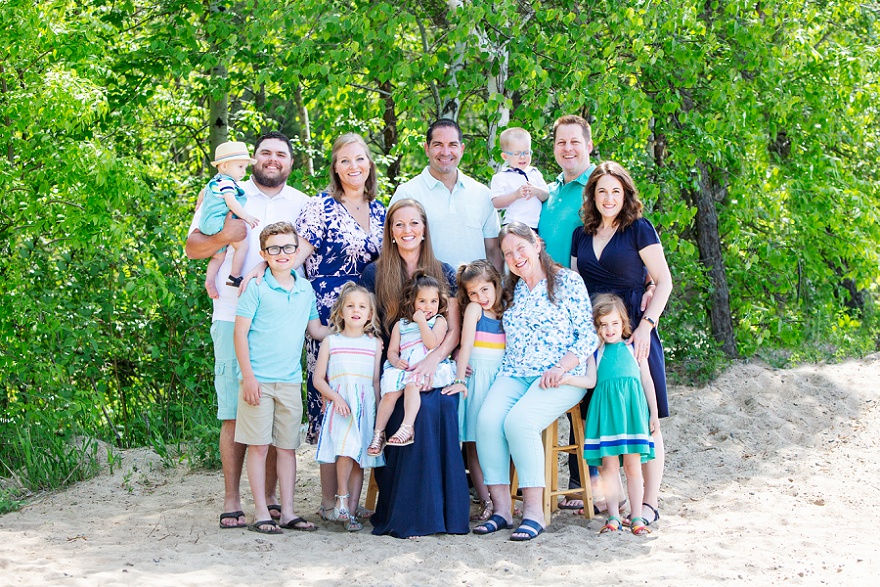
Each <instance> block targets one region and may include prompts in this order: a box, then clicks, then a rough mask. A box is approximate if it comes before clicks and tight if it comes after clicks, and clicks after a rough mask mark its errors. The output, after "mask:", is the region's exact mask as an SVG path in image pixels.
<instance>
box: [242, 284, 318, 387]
mask: <svg viewBox="0 0 880 587" xmlns="http://www.w3.org/2000/svg"><path fill="white" fill-rule="evenodd" d="M291 274H292V275H293V277H294V279H295V280H296V281H295V282H294V286H293V288H292V289H291V290H290V291H287V290H286V289H284V288H283V287H281V286H280V285H278V281H277V280H276V279H275V277H273V276H272V270H271V269H266V273H264V274H263V281H262V282H260V285H256V284H255V283H254V282H251V284H250V285H249V286H248V288H247V289H246V290H245V291H244V293H243V294H241V297H240V298H239V299H238V307H237V308H236V310H235V315H236V316H242V317H244V318H250V319H251V320H252V322H251V329H250V331H249V332H248V349H249V350H250V355H251V367H252V368H253V370H254V375H255V376H256V378H257V381H261V382H263V383H275V382H280V383H302V369H301V368H300V363H299V361H300V357H301V356H302V348H303V343H304V342H305V337H306V326H307V325H308V323H309V320H314V319H316V318H318V307H317V305H316V304H315V290H313V289H312V285H311V284H310V283H309V282H308V280H306V279H305V278H304V277H302V276H299V275H297V274H296V272H295V271H291Z"/></svg>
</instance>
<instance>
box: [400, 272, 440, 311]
mask: <svg viewBox="0 0 880 587" xmlns="http://www.w3.org/2000/svg"><path fill="white" fill-rule="evenodd" d="M426 287H433V288H435V289H436V290H437V294H438V296H439V297H440V307H439V308H437V315H438V316H443V317H444V318H445V317H446V310H447V309H448V308H449V303H448V300H449V288H448V287H447V286H446V280H445V279H444V280H443V281H439V280H438V279H437V278H436V277H434V276H433V275H428V274H427V273H422V272H421V271H416V272H415V273H414V274H413V276H412V279H410V280H409V281H408V282H407V283H406V287H405V288H403V305H402V306H401V308H400V310H401V311H400V315H398V316H397V320H400V319H401V318H406V319H407V320H412V316H413V314H415V313H416V298H417V297H418V295H419V291H421V290H422V289H423V288H426Z"/></svg>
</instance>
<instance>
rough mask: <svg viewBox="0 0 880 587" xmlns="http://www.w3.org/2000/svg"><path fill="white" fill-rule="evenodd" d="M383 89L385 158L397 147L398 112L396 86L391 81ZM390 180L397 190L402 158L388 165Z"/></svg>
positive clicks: (397, 158)
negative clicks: (396, 108) (395, 96)
mask: <svg viewBox="0 0 880 587" xmlns="http://www.w3.org/2000/svg"><path fill="white" fill-rule="evenodd" d="M379 87H380V88H381V89H382V96H383V97H384V99H385V111H384V112H383V113H382V120H383V121H384V122H385V128H384V129H383V130H382V152H383V153H384V154H385V156H386V157H387V156H389V155H391V151H392V150H394V147H396V146H397V140H398V139H397V111H396V110H395V104H394V93H393V90H394V86H392V85H391V81H390V80H386V81H384V82H382V84H381V85H380V86H379ZM386 175H387V176H388V179H390V180H391V185H392V188H393V189H397V184H398V183H399V182H398V179H397V177H398V175H400V156H399V155H398V156H397V157H395V158H394V160H393V161H392V162H391V164H390V165H388V173H387V174H386Z"/></svg>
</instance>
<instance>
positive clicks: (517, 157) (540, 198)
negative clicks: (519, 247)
mask: <svg viewBox="0 0 880 587" xmlns="http://www.w3.org/2000/svg"><path fill="white" fill-rule="evenodd" d="M498 142H499V143H500V145H501V158H502V159H504V162H505V163H506V165H505V166H504V167H502V168H501V171H499V172H498V173H496V174H495V175H494V176H493V177H492V184H491V186H490V188H489V189H490V190H491V192H492V194H491V195H492V204H493V205H494V206H495V208H496V209H498V210H504V219H503V220H502V224H510V223H511V222H513V221H519V222H523V223H525V224H527V225H528V226H530V227H531V228H532V230H534V231H535V232H537V231H538V220H540V218H541V203H542V202H546V201H547V196H548V195H549V194H550V192H549V191H548V189H547V182H545V181H544V177H543V176H542V175H541V172H540V171H538V170H537V169H536V168H534V167H532V166H531V163H532V137H531V135H530V134H529V133H528V131H527V130H526V129H524V128H519V127H511V128H508V129H506V130H505V131H504V132H502V133H501V136H500V137H499V138H498Z"/></svg>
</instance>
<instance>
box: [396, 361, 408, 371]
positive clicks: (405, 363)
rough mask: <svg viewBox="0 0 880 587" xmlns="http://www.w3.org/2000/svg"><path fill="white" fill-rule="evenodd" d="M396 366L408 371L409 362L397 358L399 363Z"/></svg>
mask: <svg viewBox="0 0 880 587" xmlns="http://www.w3.org/2000/svg"><path fill="white" fill-rule="evenodd" d="M395 367H397V368H398V369H400V370H401V371H406V370H407V369H409V362H408V361H404V360H403V359H397V365H395Z"/></svg>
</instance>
